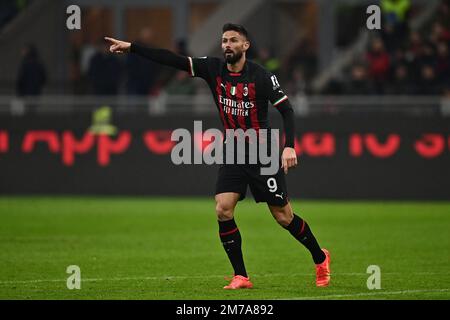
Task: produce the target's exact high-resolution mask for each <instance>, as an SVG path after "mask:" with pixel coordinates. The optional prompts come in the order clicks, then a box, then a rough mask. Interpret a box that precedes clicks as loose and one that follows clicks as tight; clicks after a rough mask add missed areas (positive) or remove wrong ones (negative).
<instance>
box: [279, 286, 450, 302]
mask: <svg viewBox="0 0 450 320" xmlns="http://www.w3.org/2000/svg"><path fill="white" fill-rule="evenodd" d="M448 291H450V288H446V289H431V290H403V291H380V292H370V293H353V294H330V295H323V296H313V297H296V298H287V299H278V300H314V299H327V298H350V297H369V296H384V295H398V294H408V293H432V292H448Z"/></svg>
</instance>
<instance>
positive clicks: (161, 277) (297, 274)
mask: <svg viewBox="0 0 450 320" xmlns="http://www.w3.org/2000/svg"><path fill="white" fill-rule="evenodd" d="M382 274H384V275H396V274H403V275H437V274H438V275H443V273H441V272H429V273H426V272H416V273H400V272H390V273H388V272H384V273H382ZM367 275H368V273H363V272H349V273H332V276H367ZM295 276H311V277H314V273H313V272H311V273H290V274H284V273H283V274H282V273H268V274H259V275H258V274H254V275H252V277H255V278H259V277H295ZM224 277H225V276H224V275H192V276H189V275H185V276H153V277H124V278H85V279H83V278H81V282H95V281H98V282H100V281H130V280H172V279H205V278H224ZM66 281H67V279H36V280H4V281H0V285H8V284H27V283H41V282H66ZM294 299H295V298H294Z"/></svg>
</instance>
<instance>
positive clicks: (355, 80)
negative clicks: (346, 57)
mask: <svg viewBox="0 0 450 320" xmlns="http://www.w3.org/2000/svg"><path fill="white" fill-rule="evenodd" d="M345 92H346V93H347V94H354V95H364V94H372V93H373V92H374V90H373V87H372V85H371V83H370V81H369V80H368V77H367V69H366V67H365V66H364V65H362V64H356V65H354V66H352V69H351V78H350V81H349V82H348V83H347V86H346V88H345Z"/></svg>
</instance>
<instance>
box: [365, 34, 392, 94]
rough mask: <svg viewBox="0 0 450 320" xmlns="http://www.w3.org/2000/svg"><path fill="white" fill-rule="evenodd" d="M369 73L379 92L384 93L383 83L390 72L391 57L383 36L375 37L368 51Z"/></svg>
mask: <svg viewBox="0 0 450 320" xmlns="http://www.w3.org/2000/svg"><path fill="white" fill-rule="evenodd" d="M367 61H368V63H369V75H370V77H371V78H372V79H373V80H374V83H375V87H376V91H377V93H383V83H384V81H386V80H387V77H388V74H389V63H390V58H389V55H388V53H387V52H386V50H385V47H384V44H383V41H382V40H381V38H374V39H373V40H372V42H371V50H370V51H369V52H368V53H367Z"/></svg>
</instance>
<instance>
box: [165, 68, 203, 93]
mask: <svg viewBox="0 0 450 320" xmlns="http://www.w3.org/2000/svg"><path fill="white" fill-rule="evenodd" d="M166 92H167V93H168V94H174V95H177V94H180V95H192V94H194V93H195V92H196V86H195V83H194V81H192V79H191V76H190V75H189V73H187V72H185V71H177V72H176V74H175V78H174V79H173V80H172V81H171V82H170V83H169V85H168V86H166Z"/></svg>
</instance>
